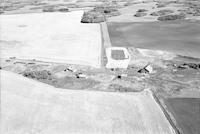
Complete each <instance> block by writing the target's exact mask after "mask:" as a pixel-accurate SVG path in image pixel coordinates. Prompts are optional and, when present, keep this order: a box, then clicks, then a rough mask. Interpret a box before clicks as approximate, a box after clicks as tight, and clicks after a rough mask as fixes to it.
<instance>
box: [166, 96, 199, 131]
mask: <svg viewBox="0 0 200 134" xmlns="http://www.w3.org/2000/svg"><path fill="white" fill-rule="evenodd" d="M165 102H166V104H167V109H168V110H169V111H170V112H171V113H172V114H173V116H174V117H175V119H176V122H177V124H178V126H179V127H180V128H181V130H182V132H183V133H184V134H198V133H199V132H200V128H199V125H198V124H200V115H199V111H200V105H199V104H200V98H168V99H166V100H165Z"/></svg>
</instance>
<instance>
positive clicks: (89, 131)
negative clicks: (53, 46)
mask: <svg viewBox="0 0 200 134" xmlns="http://www.w3.org/2000/svg"><path fill="white" fill-rule="evenodd" d="M0 74H1V133H2V134H25V133H34V134H55V133H56V134H69V133H76V134H97V133H100V134H111V133H120V134H125V133H127V134H130V133H134V134H174V131H173V129H172V127H171V126H170V124H169V122H168V121H167V119H166V118H165V116H164V114H163V112H162V111H161V109H160V107H159V105H158V104H157V103H156V102H155V100H154V99H153V97H152V95H151V93H150V92H148V91H143V92H140V93H117V92H115V93H111V92H97V91H83V90H82V91H81V90H66V89H58V88H54V87H51V86H49V85H46V84H43V83H39V82H37V81H34V80H31V79H28V78H25V77H23V76H20V75H18V74H14V73H11V72H7V71H1V72H0Z"/></svg>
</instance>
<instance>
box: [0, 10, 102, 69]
mask: <svg viewBox="0 0 200 134" xmlns="http://www.w3.org/2000/svg"><path fill="white" fill-rule="evenodd" d="M82 15H83V11H74V12H69V13H43V14H40V13H31V14H17V15H1V16H0V20H1V29H0V31H1V36H0V47H1V58H3V57H7V58H8V57H17V58H19V59H20V58H21V59H36V60H41V61H45V62H60V63H69V64H80V65H89V66H92V67H97V68H99V67H100V66H101V31H100V25H99V24H82V23H80V20H81V17H82Z"/></svg>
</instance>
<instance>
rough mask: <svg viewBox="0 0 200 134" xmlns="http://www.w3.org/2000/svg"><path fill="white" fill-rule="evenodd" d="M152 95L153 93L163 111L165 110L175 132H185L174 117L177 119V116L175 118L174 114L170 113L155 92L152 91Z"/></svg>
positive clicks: (181, 133)
mask: <svg viewBox="0 0 200 134" xmlns="http://www.w3.org/2000/svg"><path fill="white" fill-rule="evenodd" d="M152 95H153V97H154V99H155V101H156V102H157V103H158V105H159V106H160V108H161V109H162V111H163V113H164V115H165V117H166V118H167V120H168V121H169V123H170V125H171V126H172V128H173V129H174V130H175V133H176V134H183V132H182V130H181V128H179V127H178V126H177V123H176V121H175V120H173V119H175V118H173V115H171V114H170V113H169V111H167V110H166V109H165V107H164V106H163V105H162V102H161V101H160V100H159V97H158V96H157V95H156V94H155V93H152Z"/></svg>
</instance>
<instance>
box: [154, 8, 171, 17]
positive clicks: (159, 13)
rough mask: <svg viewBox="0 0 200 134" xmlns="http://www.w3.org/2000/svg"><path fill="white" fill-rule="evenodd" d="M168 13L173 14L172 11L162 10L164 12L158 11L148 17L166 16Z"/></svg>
mask: <svg viewBox="0 0 200 134" xmlns="http://www.w3.org/2000/svg"><path fill="white" fill-rule="evenodd" d="M170 13H174V11H172V10H167V9H164V10H160V11H157V12H153V13H151V14H150V15H152V16H163V15H168V14H170Z"/></svg>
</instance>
